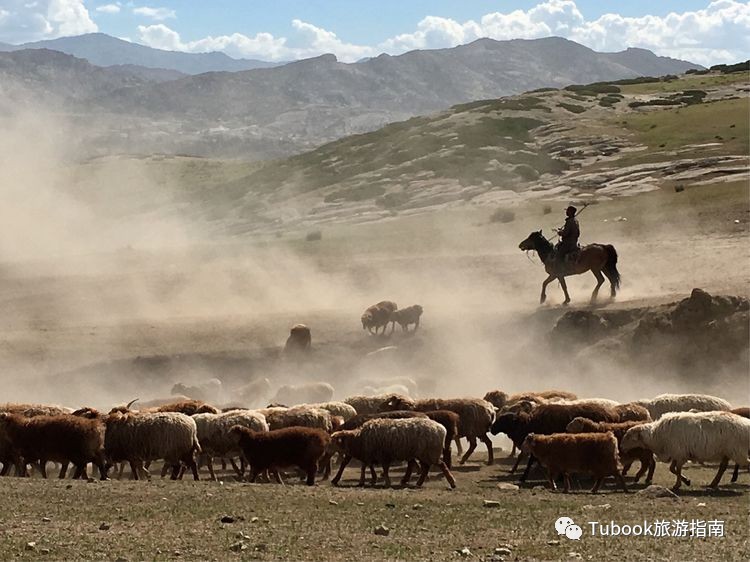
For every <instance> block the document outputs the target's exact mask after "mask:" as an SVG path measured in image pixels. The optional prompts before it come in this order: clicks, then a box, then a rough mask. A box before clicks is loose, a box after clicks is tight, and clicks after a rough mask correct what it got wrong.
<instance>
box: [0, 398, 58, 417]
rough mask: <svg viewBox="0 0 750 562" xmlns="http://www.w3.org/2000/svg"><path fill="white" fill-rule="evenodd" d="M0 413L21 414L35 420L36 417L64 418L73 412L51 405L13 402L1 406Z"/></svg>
mask: <svg viewBox="0 0 750 562" xmlns="http://www.w3.org/2000/svg"><path fill="white" fill-rule="evenodd" d="M0 412H7V413H9V414H20V415H22V416H24V417H27V418H33V417H34V416H62V415H64V414H69V413H70V412H71V410H70V409H68V408H63V407H62V406H54V405H51V404H16V403H12V402H11V403H8V404H0Z"/></svg>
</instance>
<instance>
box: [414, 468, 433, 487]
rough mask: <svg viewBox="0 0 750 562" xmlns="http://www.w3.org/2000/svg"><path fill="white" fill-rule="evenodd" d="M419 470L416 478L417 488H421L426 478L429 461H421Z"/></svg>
mask: <svg viewBox="0 0 750 562" xmlns="http://www.w3.org/2000/svg"><path fill="white" fill-rule="evenodd" d="M420 469H421V472H420V474H419V479H418V480H417V488H421V487H422V484H424V481H425V480H427V474H428V473H429V472H430V463H429V462H423V463H422V466H420Z"/></svg>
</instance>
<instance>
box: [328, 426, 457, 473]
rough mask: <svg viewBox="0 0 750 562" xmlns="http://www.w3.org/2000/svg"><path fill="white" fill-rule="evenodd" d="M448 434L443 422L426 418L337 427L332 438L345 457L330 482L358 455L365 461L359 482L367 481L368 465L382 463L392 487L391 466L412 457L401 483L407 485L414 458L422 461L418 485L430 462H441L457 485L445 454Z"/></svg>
mask: <svg viewBox="0 0 750 562" xmlns="http://www.w3.org/2000/svg"><path fill="white" fill-rule="evenodd" d="M445 435H446V431H445V428H444V427H443V426H442V425H440V424H439V423H437V422H434V421H432V420H430V419H426V418H406V419H374V420H370V421H368V422H365V424H364V425H362V427H360V428H358V429H354V430H347V431H337V432H336V433H334V434H333V435H332V437H331V441H332V444H333V447H334V448H336V449H338V450H339V451H341V452H343V453H344V460H343V461H342V463H341V465H340V466H339V470H338V473H337V474H336V476H335V477H334V478H333V480H331V483H332V484H334V485H336V484H337V483H338V481H339V480H340V478H341V475H342V473H343V472H344V468H345V467H346V465H347V464H348V463H349V461H351V459H352V458H356V459H358V460H360V461H361V462H362V472H361V476H360V485H364V474H365V468H366V467H367V466H370V467H372V465H374V464H380V465H382V467H383V479H384V480H385V485H386V486H387V487H390V485H391V480H390V477H389V475H388V470H389V468H390V465H391V463H392V462H394V461H409V465H408V467H407V470H406V473H405V474H404V477H403V479H402V480H401V484H402V485H406V484H407V483H408V481H409V478H410V476H411V472H412V470H413V468H414V461H419V463H420V465H421V473H420V476H419V480H418V481H417V486H421V485H422V484H423V483H424V481H425V479H426V478H427V473H428V472H429V470H430V466H432V465H438V466H439V467H440V470H442V472H443V474H444V475H445V478H446V480H447V481H448V483H449V484H450V486H451V487H452V488H455V487H456V480H455V479H454V478H453V475H452V474H451V472H450V470H449V469H448V467H447V466H446V465H445V463H444V462H443V458H442V457H443V445H444V441H445ZM372 484H373V485H374V484H375V482H374V481H373V482H372Z"/></svg>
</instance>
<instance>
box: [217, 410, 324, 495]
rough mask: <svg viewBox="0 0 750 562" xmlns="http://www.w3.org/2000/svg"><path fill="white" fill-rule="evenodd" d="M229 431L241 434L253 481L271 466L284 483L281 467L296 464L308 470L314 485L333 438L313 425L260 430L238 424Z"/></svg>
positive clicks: (307, 481)
mask: <svg viewBox="0 0 750 562" xmlns="http://www.w3.org/2000/svg"><path fill="white" fill-rule="evenodd" d="M230 431H231V432H232V433H233V434H234V435H236V436H237V437H238V439H239V444H240V449H241V450H242V453H243V455H244V457H245V460H246V461H247V463H248V464H249V465H250V482H255V479H256V478H257V477H258V475H259V474H260V473H261V472H264V471H267V470H270V471H272V472H274V473H275V477H276V480H277V481H278V482H279V483H280V484H282V483H283V482H282V481H281V476H280V475H279V473H278V469H282V468H286V467H291V466H296V467H299V468H300V469H301V470H303V471H304V472H305V473H306V474H307V480H306V484H307V485H308V486H312V485H313V484H315V474H316V473H317V471H318V462H319V461H320V460H321V459H322V458H323V457H324V456H325V454H326V451H327V450H328V446H329V443H330V441H331V437H330V435H328V433H326V432H325V431H323V430H322V429H314V428H310V427H287V428H284V429H274V430H272V431H268V432H257V431H252V430H250V429H248V428H246V427H242V426H240V425H235V426H234V427H233V428H232V429H231V430H230Z"/></svg>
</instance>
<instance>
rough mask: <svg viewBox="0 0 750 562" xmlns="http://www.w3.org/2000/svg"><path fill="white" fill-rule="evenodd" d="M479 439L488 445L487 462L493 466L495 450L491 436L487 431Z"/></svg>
mask: <svg viewBox="0 0 750 562" xmlns="http://www.w3.org/2000/svg"><path fill="white" fill-rule="evenodd" d="M479 439H481V440H482V442H483V443H484V444H485V445H486V446H487V464H488V465H489V466H492V465H493V464H495V452H494V451H493V450H492V441H490V438H489V437H488V436H487V434H486V433H485V434H484V435H482V436H481V437H480V438H479Z"/></svg>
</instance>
